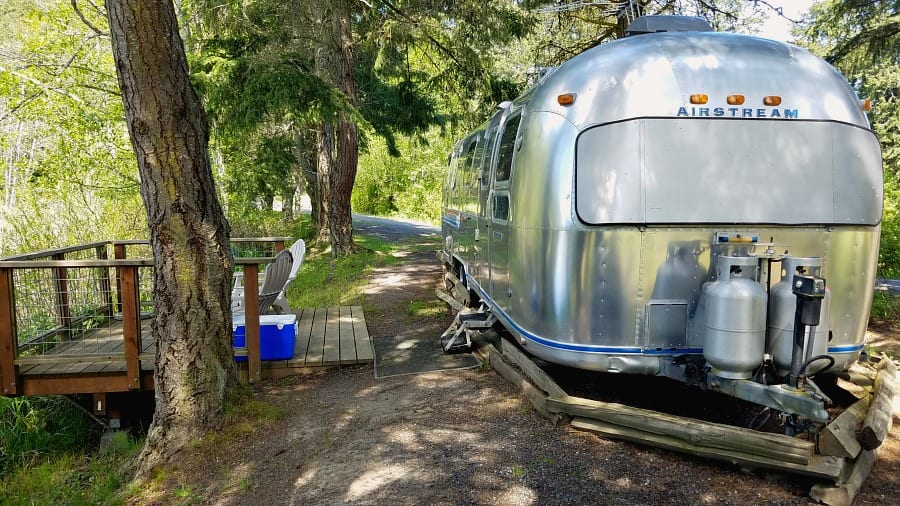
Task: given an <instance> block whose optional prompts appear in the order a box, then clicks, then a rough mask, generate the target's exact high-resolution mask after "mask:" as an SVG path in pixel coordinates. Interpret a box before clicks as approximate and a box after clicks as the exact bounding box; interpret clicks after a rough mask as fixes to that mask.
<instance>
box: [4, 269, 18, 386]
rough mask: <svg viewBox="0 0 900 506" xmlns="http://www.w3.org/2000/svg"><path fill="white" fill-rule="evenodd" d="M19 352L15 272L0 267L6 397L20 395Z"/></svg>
mask: <svg viewBox="0 0 900 506" xmlns="http://www.w3.org/2000/svg"><path fill="white" fill-rule="evenodd" d="M18 351H19V350H18V336H17V331H16V301H15V292H14V291H13V271H12V269H7V268H5V267H2V266H0V380H2V381H3V394H4V395H16V394H18V393H19V378H18V375H19V371H18V368H17V367H16V364H15V360H16V355H17V354H18Z"/></svg>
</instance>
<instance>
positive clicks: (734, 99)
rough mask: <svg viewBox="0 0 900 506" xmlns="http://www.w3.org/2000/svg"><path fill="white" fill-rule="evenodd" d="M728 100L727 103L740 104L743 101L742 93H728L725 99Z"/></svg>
mask: <svg viewBox="0 0 900 506" xmlns="http://www.w3.org/2000/svg"><path fill="white" fill-rule="evenodd" d="M725 101H726V102H728V105H741V104H743V103H744V96H743V95H728V98H726V99H725Z"/></svg>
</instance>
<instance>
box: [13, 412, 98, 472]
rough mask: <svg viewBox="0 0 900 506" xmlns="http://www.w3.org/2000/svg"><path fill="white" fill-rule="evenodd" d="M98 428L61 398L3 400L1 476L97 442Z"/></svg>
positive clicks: (79, 450) (77, 450) (81, 449)
mask: <svg viewBox="0 0 900 506" xmlns="http://www.w3.org/2000/svg"><path fill="white" fill-rule="evenodd" d="M98 435H99V428H98V427H97V426H96V424H94V422H93V421H92V420H91V419H90V418H89V417H88V416H87V415H86V414H85V413H84V412H82V411H81V410H80V409H78V408H77V407H75V406H73V405H72V404H70V403H69V402H67V401H66V400H65V399H64V398H62V397H57V396H48V397H0V474H2V473H6V472H9V471H11V470H12V469H15V468H16V467H19V466H21V465H23V464H31V463H34V462H36V461H38V460H40V459H42V458H46V457H49V456H53V455H59V454H63V453H67V452H81V451H83V450H84V449H85V448H86V445H88V444H90V443H92V442H94V441H96V439H97V437H98Z"/></svg>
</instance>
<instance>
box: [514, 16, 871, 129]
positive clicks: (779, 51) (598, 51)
mask: <svg viewBox="0 0 900 506" xmlns="http://www.w3.org/2000/svg"><path fill="white" fill-rule="evenodd" d="M562 93H575V94H576V99H575V103H574V104H573V105H571V106H561V105H559V104H558V103H557V100H556V97H557V96H558V95H560V94H562ZM697 93H702V94H706V95H707V96H708V97H709V102H708V103H707V104H705V105H696V104H691V103H690V100H689V98H690V96H691V95H692V94H697ZM733 94H741V95H744V96H745V98H746V102H745V103H744V104H742V105H740V106H730V105H728V104H727V103H726V97H727V96H728V95H733ZM769 95H778V96H780V97H782V102H781V105H779V106H778V107H769V106H765V105H764V104H763V102H762V100H763V97H765V96H769ZM717 107H718V108H722V111H721V116H720V117H725V118H754V119H758V118H770V117H773V116H774V114H775V111H776V110H777V114H778V116H777V117H779V118H780V120H782V121H792V119H790V118H796V119H801V120H832V121H839V122H843V123H849V124H853V125H856V126H860V127H863V128H868V126H869V123H868V119H867V118H866V116H865V113H864V112H863V110H862V109H861V108H860V107H859V102H858V98H857V96H856V94H855V92H854V91H853V89H852V88H850V86H849V84H847V81H846V79H844V78H843V77H842V76H841V75H840V74H839V73H838V72H837V71H836V70H835V69H834V68H833V67H832V66H831V65H829V64H828V63H826V62H825V61H824V60H822V59H821V58H819V57H817V56H815V55H813V54H812V53H810V52H809V51H806V50H805V49H802V48H799V47H797V46H792V45H789V44H784V43H780V42H775V41H772V40H766V39H761V38H756V37H748V36H745V35H736V34H728V33H657V34H648V35H641V36H639V37H629V38H626V39H622V40H618V41H614V42H611V43H607V44H601V45H599V46H597V47H595V48H592V49H589V50H588V51H585V52H584V53H582V54H580V55H578V56H576V57H574V58H572V59H571V60H569V61H567V62H566V63H564V64H563V65H561V66H560V67H559V68H558V69H557V70H556V71H555V72H553V73H552V74H550V76H548V77H547V79H546V80H545V81H544V82H543V83H542V84H541V85H540V86H539V87H538V88H537V89H536V90H535V91H534V94H533V95H532V97H531V100H530V102H529V104H528V108H529V110H535V111H538V110H540V111H549V112H555V113H557V114H560V115H562V116H565V117H566V118H568V119H569V120H570V121H571V122H572V123H573V124H574V125H575V126H577V127H578V128H579V129H584V128H587V127H589V126H591V125H598V124H606V123H611V122H615V121H621V120H623V119H630V118H637V117H659V116H667V117H675V116H678V115H679V113H681V114H683V115H687V116H704V115H705V116H715V115H716V111H715V108H717ZM682 108H684V110H682ZM702 108H705V109H706V111H702V110H701V109H702Z"/></svg>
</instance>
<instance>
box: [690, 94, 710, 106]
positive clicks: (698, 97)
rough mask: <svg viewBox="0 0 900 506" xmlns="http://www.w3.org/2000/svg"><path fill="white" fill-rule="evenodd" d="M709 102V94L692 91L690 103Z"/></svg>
mask: <svg viewBox="0 0 900 506" xmlns="http://www.w3.org/2000/svg"><path fill="white" fill-rule="evenodd" d="M707 102H709V95H707V94H705V93H694V94H693V95H691V103H692V104H705V103H707Z"/></svg>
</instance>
